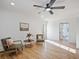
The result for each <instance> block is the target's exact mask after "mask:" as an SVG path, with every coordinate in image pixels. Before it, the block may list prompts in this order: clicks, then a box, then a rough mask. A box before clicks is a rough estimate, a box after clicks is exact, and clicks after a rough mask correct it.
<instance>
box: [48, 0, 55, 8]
mask: <svg viewBox="0 0 79 59" xmlns="http://www.w3.org/2000/svg"><path fill="white" fill-rule="evenodd" d="M55 1H56V0H50V2H49V3H48V4H49V6H50V7H51V6H52V5H53V4H54V3H55Z"/></svg>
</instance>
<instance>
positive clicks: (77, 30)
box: [76, 17, 79, 49]
mask: <svg viewBox="0 0 79 59" xmlns="http://www.w3.org/2000/svg"><path fill="white" fill-rule="evenodd" d="M76 23H77V28H76V33H77V34H76V48H78V49H79V17H78V18H77V22H76Z"/></svg>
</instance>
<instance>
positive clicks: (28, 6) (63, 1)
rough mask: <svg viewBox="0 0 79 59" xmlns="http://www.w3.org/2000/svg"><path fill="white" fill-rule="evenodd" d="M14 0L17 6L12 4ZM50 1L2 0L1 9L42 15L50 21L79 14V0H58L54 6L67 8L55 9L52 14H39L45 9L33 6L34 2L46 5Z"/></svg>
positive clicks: (29, 14) (34, 15) (31, 15)
mask: <svg viewBox="0 0 79 59" xmlns="http://www.w3.org/2000/svg"><path fill="white" fill-rule="evenodd" d="M12 1H14V2H15V6H11V5H10V3H11V2H12ZM49 1H50V0H0V9H6V10H10V11H14V12H19V13H23V14H25V15H27V16H28V17H41V18H42V19H46V20H48V21H49V20H58V19H61V18H62V19H63V18H66V17H69V16H71V15H72V16H75V15H78V14H79V0H56V2H55V4H54V5H53V6H61V5H65V7H66V8H65V9H63V10H53V12H54V14H53V15H50V14H49V13H48V12H47V11H45V12H42V13H41V14H38V12H40V11H43V9H40V8H35V7H33V5H34V4H38V5H42V6H45V4H46V3H48V2H49ZM36 15H37V16H36Z"/></svg>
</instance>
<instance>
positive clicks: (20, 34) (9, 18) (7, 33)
mask: <svg viewBox="0 0 79 59" xmlns="http://www.w3.org/2000/svg"><path fill="white" fill-rule="evenodd" d="M20 22H25V23H29V31H20V29H19V23H20ZM42 27H43V21H42V20H41V19H40V18H38V19H33V18H30V17H27V16H26V15H22V14H19V13H15V12H11V11H7V10H0V39H2V38H6V37H11V38H13V39H14V40H24V39H25V38H26V35H27V32H31V33H32V34H33V39H35V38H36V34H37V33H42V32H43V31H42Z"/></svg>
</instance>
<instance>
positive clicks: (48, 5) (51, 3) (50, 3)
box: [33, 0, 65, 14]
mask: <svg viewBox="0 0 79 59" xmlns="http://www.w3.org/2000/svg"><path fill="white" fill-rule="evenodd" d="M55 1H56V0H50V2H49V3H47V4H46V7H44V6H39V5H33V6H34V7H39V8H44V10H46V11H48V12H49V13H50V14H53V11H52V9H64V8H65V6H56V7H52V5H53V4H54V3H55Z"/></svg>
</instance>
